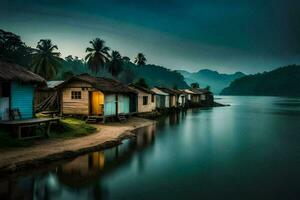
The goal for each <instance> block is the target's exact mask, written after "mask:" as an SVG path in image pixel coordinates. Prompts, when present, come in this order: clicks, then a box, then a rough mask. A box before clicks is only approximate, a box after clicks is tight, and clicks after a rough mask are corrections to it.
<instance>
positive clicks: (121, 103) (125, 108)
mask: <svg viewBox="0 0 300 200" xmlns="http://www.w3.org/2000/svg"><path fill="white" fill-rule="evenodd" d="M118 113H123V114H128V113H129V96H128V95H121V94H119V95H118Z"/></svg>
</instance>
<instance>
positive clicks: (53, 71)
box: [0, 31, 188, 88]
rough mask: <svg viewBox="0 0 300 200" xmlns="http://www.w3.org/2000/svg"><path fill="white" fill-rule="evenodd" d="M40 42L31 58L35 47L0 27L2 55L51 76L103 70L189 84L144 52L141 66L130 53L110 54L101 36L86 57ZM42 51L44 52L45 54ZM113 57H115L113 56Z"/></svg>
mask: <svg viewBox="0 0 300 200" xmlns="http://www.w3.org/2000/svg"><path fill="white" fill-rule="evenodd" d="M39 43H41V44H40V47H41V48H39V47H38V49H37V50H35V51H34V53H35V55H34V60H32V56H31V53H32V52H33V49H31V48H29V47H26V45H25V44H24V43H23V42H22V41H21V39H20V37H19V36H17V35H15V34H13V33H9V32H5V31H2V32H1V31H0V44H1V46H0V56H1V59H5V60H11V61H12V62H14V63H18V64H21V65H22V66H30V64H31V63H33V64H34V67H35V68H34V71H36V72H37V73H38V74H40V75H42V76H43V77H45V78H46V79H48V80H49V79H53V80H62V79H67V78H69V77H70V76H71V75H77V74H81V73H91V74H92V75H98V72H99V71H100V70H102V71H101V72H102V73H101V76H107V77H111V76H115V77H116V78H117V79H119V80H120V81H122V82H123V83H126V84H129V83H133V82H135V81H138V79H139V78H144V79H145V81H146V82H147V83H148V84H149V85H148V86H149V87H153V86H165V87H173V86H175V85H176V86H177V87H178V88H187V87H188V85H187V84H186V83H185V81H184V77H183V76H182V75H181V74H179V73H178V72H176V71H172V70H169V69H166V68H164V67H161V66H156V65H146V61H147V59H146V58H145V55H144V54H142V53H139V54H138V55H137V59H136V63H137V65H138V66H142V65H143V67H138V66H137V65H135V64H133V63H132V62H130V58H129V57H127V56H124V57H121V55H120V54H119V53H118V52H117V51H115V52H112V55H111V56H110V55H109V48H108V47H107V46H105V42H104V41H103V40H101V39H99V38H96V39H94V40H92V41H90V44H91V47H88V48H86V52H87V55H86V58H85V60H83V59H79V58H78V57H73V56H72V55H69V56H67V57H65V59H60V58H59V53H58V52H55V51H54V50H56V49H57V46H56V45H53V44H52V43H51V41H50V40H48V41H47V42H46V40H44V41H43V42H42V40H41V41H40V42H39ZM43 43H46V44H43ZM46 47H47V48H46ZM42 52H44V53H45V55H42ZM110 57H112V58H111V60H110ZM120 57H121V59H120ZM21 58H22V59H21ZM59 66H62V67H59Z"/></svg>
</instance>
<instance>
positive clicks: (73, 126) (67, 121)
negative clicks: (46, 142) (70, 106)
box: [50, 118, 97, 138]
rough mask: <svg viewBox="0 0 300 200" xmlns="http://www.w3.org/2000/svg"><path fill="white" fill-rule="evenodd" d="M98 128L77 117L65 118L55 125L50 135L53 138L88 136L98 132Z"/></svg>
mask: <svg viewBox="0 0 300 200" xmlns="http://www.w3.org/2000/svg"><path fill="white" fill-rule="evenodd" d="M96 131H97V129H96V128H95V127H93V126H91V125H89V124H86V123H85V121H82V120H79V119H75V118H64V119H61V120H60V123H59V124H57V125H53V127H52V130H51V134H50V137H51V138H74V137H82V136H87V135H89V134H91V133H94V132H96Z"/></svg>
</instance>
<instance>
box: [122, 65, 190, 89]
mask: <svg viewBox="0 0 300 200" xmlns="http://www.w3.org/2000/svg"><path fill="white" fill-rule="evenodd" d="M127 66H128V68H129V69H130V70H131V71H132V72H133V74H134V77H135V79H139V78H144V79H145V80H146V83H147V84H148V85H149V86H150V87H153V86H165V87H171V88H173V87H178V88H188V87H189V86H188V84H187V83H186V82H185V81H184V77H183V76H182V75H181V74H180V73H178V72H176V71H172V70H170V69H167V68H165V67H162V66H157V65H150V64H148V65H145V66H141V67H138V66H136V65H134V64H131V63H130V64H129V65H127Z"/></svg>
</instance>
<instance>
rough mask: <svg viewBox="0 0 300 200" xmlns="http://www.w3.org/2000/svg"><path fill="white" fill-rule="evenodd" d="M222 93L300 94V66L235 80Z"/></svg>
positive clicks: (290, 66)
mask: <svg viewBox="0 0 300 200" xmlns="http://www.w3.org/2000/svg"><path fill="white" fill-rule="evenodd" d="M221 94H222V95H257V96H300V66H299V65H289V66H286V67H281V68H278V69H275V70H273V71H270V72H264V73H259V74H255V75H248V76H244V77H242V78H239V79H236V80H235V81H233V82H232V83H231V84H230V86H229V87H227V88H225V89H224V90H223V91H222V92H221Z"/></svg>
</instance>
